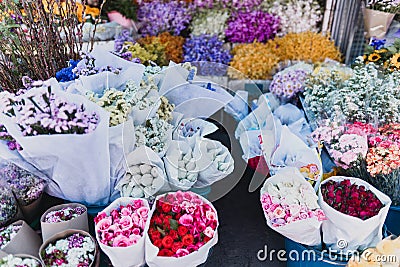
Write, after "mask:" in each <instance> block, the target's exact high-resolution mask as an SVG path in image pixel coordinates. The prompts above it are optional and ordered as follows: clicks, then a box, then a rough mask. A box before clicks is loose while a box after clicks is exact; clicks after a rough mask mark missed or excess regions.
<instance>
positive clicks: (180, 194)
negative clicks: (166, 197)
mask: <svg viewBox="0 0 400 267" xmlns="http://www.w3.org/2000/svg"><path fill="white" fill-rule="evenodd" d="M175 198H176V200H177V202H178V203H181V202H182V201H183V193H182V192H181V191H178V192H176V193H175Z"/></svg>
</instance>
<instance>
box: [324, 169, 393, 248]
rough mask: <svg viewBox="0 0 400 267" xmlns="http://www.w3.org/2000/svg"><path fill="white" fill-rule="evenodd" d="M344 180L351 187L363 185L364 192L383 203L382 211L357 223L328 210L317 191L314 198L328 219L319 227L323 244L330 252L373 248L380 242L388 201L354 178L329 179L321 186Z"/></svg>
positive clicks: (388, 205) (333, 210) (363, 182)
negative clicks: (370, 193) (347, 181)
mask: <svg viewBox="0 0 400 267" xmlns="http://www.w3.org/2000/svg"><path fill="white" fill-rule="evenodd" d="M344 179H350V181H351V183H352V184H357V185H363V186H365V188H366V189H367V190H368V189H369V190H371V191H372V192H373V193H374V194H375V195H376V197H377V198H378V199H379V200H380V201H381V202H382V203H383V205H384V207H383V208H382V209H381V210H380V211H379V213H378V214H377V215H376V216H374V217H372V218H369V219H367V220H361V219H359V218H356V217H353V216H350V215H347V214H343V213H341V212H339V211H337V210H335V209H334V208H332V207H331V206H329V205H328V204H327V203H326V202H325V201H324V199H323V196H322V194H321V189H320V190H319V194H318V197H319V200H318V202H319V205H320V206H321V208H322V210H323V211H324V212H325V215H326V217H327V219H328V220H326V221H324V222H323V223H322V232H323V241H324V243H325V244H326V245H327V246H328V247H330V248H331V249H333V250H344V251H352V250H363V249H365V248H368V247H374V246H376V244H378V242H379V241H381V240H382V228H383V224H384V223H385V219H386V216H387V214H388V211H389V208H390V205H391V203H392V201H391V200H390V198H389V197H388V196H387V195H385V194H383V193H382V192H380V191H379V190H378V189H376V188H375V187H373V186H372V185H370V184H368V183H367V182H365V181H363V180H361V179H358V178H350V177H343V176H333V177H330V178H329V179H327V180H325V181H323V182H322V183H321V185H323V184H325V183H327V182H328V181H331V180H333V181H342V180H344ZM339 241H341V242H339ZM343 241H344V242H343ZM342 243H343V244H345V247H343V246H342V245H343V244H342Z"/></svg>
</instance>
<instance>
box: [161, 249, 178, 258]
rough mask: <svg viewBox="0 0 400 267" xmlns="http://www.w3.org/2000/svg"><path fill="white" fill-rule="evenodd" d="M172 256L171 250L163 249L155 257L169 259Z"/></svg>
mask: <svg viewBox="0 0 400 267" xmlns="http://www.w3.org/2000/svg"><path fill="white" fill-rule="evenodd" d="M173 255H174V253H173V252H172V251H171V250H169V249H165V248H164V249H161V250H160V251H159V252H158V254H157V256H161V257H171V256H173Z"/></svg>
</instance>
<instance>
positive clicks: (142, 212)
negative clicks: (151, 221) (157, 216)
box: [136, 207, 149, 219]
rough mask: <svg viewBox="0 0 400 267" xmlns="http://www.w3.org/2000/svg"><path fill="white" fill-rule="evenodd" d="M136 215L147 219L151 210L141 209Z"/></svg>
mask: <svg viewBox="0 0 400 267" xmlns="http://www.w3.org/2000/svg"><path fill="white" fill-rule="evenodd" d="M136 213H137V214H138V215H139V217H140V218H142V219H147V217H148V214H149V209H148V208H147V207H140V208H139V209H137V210H136Z"/></svg>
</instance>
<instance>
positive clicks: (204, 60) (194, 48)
mask: <svg viewBox="0 0 400 267" xmlns="http://www.w3.org/2000/svg"><path fill="white" fill-rule="evenodd" d="M223 45H224V43H223V42H222V41H221V40H219V39H218V37H217V36H211V35H204V34H202V35H200V36H191V37H190V38H189V39H187V40H186V42H185V44H184V46H183V49H184V61H185V62H193V63H192V65H194V66H196V67H197V69H198V73H199V74H200V75H217V76H218V75H224V74H225V73H226V67H227V65H228V64H229V61H230V60H231V59H232V56H231V55H230V53H229V51H228V50H226V49H224V47H223ZM214 63H216V64H214Z"/></svg>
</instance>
